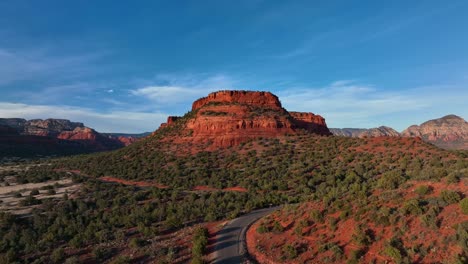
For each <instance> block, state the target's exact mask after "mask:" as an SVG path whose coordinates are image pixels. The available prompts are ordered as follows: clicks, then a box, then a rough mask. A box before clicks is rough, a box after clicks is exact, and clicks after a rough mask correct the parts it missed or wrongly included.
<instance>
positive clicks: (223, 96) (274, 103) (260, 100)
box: [192, 91, 281, 111]
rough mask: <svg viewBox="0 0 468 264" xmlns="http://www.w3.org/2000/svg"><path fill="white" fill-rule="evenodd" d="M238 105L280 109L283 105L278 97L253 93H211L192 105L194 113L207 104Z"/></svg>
mask: <svg viewBox="0 0 468 264" xmlns="http://www.w3.org/2000/svg"><path fill="white" fill-rule="evenodd" d="M210 103H211V104H214V103H237V104H247V105H255V106H257V107H268V108H271V109H280V108H281V103H280V101H279V99H278V97H277V96H276V95H274V94H272V93H270V92H253V91H219V92H214V93H210V94H209V95H208V96H207V97H203V98H200V99H198V100H196V101H195V102H194V103H193V105H192V111H195V110H197V109H200V108H201V107H203V106H205V105H207V104H210Z"/></svg>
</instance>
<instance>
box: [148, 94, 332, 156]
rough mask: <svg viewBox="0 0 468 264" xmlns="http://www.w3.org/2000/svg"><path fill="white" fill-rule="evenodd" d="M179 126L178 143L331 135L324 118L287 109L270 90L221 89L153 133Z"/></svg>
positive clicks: (214, 144) (212, 145) (233, 142)
mask: <svg viewBox="0 0 468 264" xmlns="http://www.w3.org/2000/svg"><path fill="white" fill-rule="evenodd" d="M174 128H176V129H175V130H177V132H178V134H177V135H176V137H169V138H170V139H168V138H167V137H166V140H173V141H174V142H176V143H182V142H187V143H188V142H191V143H195V144H197V145H200V144H208V145H209V148H213V149H214V148H218V147H229V146H234V145H238V144H240V143H241V142H245V141H246V140H249V139H253V138H260V137H264V138H271V137H277V136H284V135H288V134H297V133H313V134H319V135H331V133H330V131H329V130H328V128H327V125H326V123H325V119H324V118H323V117H321V116H319V115H315V114H313V113H300V112H288V111H287V110H285V109H284V108H283V107H282V106H281V102H280V101H279V99H278V97H276V96H275V95H274V94H272V93H270V92H253V91H219V92H214V93H211V94H209V95H208V96H207V97H204V98H201V99H198V100H196V101H195V102H194V103H193V105H192V111H191V112H190V113H188V114H187V115H186V116H184V117H182V118H181V117H173V116H171V117H169V118H168V120H167V123H164V124H162V125H161V128H160V129H159V130H158V131H156V132H155V133H154V134H158V132H159V133H164V131H165V130H167V129H169V130H171V129H172V130H174Z"/></svg>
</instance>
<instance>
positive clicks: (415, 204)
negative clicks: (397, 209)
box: [401, 199, 424, 215]
mask: <svg viewBox="0 0 468 264" xmlns="http://www.w3.org/2000/svg"><path fill="white" fill-rule="evenodd" d="M401 210H402V212H403V213H404V214H413V215H420V214H422V213H424V206H422V205H421V202H420V201H419V200H417V199H411V200H408V201H406V202H405V203H404V204H403V207H402V208H401Z"/></svg>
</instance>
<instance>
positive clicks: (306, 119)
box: [289, 112, 331, 135]
mask: <svg viewBox="0 0 468 264" xmlns="http://www.w3.org/2000/svg"><path fill="white" fill-rule="evenodd" d="M289 114H290V115H291V116H292V118H293V119H294V124H295V125H296V127H297V128H302V129H305V130H307V131H310V132H313V133H318V134H321V135H331V132H330V130H329V129H328V127H327V124H326V123H325V118H323V117H321V116H319V115H315V114H313V113H303V112H289Z"/></svg>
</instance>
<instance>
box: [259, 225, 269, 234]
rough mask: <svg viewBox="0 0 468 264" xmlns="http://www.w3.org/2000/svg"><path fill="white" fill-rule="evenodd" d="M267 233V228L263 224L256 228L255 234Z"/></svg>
mask: <svg viewBox="0 0 468 264" xmlns="http://www.w3.org/2000/svg"><path fill="white" fill-rule="evenodd" d="M267 232H268V228H267V227H266V225H265V224H264V223H262V224H260V225H259V226H258V227H257V233H259V234H264V233H267Z"/></svg>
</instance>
